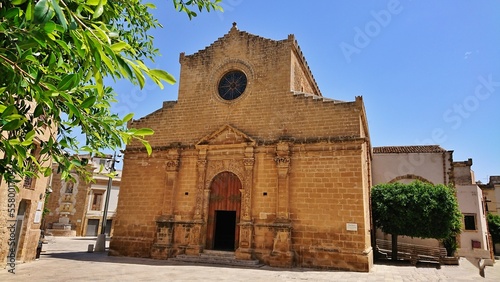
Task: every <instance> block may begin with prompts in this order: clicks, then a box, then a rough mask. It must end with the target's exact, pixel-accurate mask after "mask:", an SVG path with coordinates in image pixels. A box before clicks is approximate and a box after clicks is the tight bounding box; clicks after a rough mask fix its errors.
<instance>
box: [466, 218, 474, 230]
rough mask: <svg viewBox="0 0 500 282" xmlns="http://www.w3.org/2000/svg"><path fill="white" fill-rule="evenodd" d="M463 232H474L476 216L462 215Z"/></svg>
mask: <svg viewBox="0 0 500 282" xmlns="http://www.w3.org/2000/svg"><path fill="white" fill-rule="evenodd" d="M464 226H465V230H476V215H475V214H464Z"/></svg>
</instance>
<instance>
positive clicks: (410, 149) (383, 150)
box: [373, 145, 446, 154]
mask: <svg viewBox="0 0 500 282" xmlns="http://www.w3.org/2000/svg"><path fill="white" fill-rule="evenodd" d="M443 152H446V150H445V149H443V148H441V147H440V146H439V145H416V146H385V147H373V153H374V154H401V153H403V154H404V153H443Z"/></svg>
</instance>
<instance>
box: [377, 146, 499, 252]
mask: <svg viewBox="0 0 500 282" xmlns="http://www.w3.org/2000/svg"><path fill="white" fill-rule="evenodd" d="M471 166H472V159H469V160H467V161H464V162H453V151H447V150H445V149H443V148H441V147H440V146H438V145H420V146H387V147H374V148H373V184H374V185H376V184H380V183H391V182H402V183H410V182H413V181H415V180H420V181H424V182H428V183H431V184H445V185H449V184H450V185H453V186H454V187H455V188H456V195H457V200H458V204H459V208H460V211H461V212H462V214H463V216H464V217H463V228H462V233H461V235H460V237H459V239H458V240H459V244H460V246H459V250H458V255H459V256H465V257H474V258H486V259H489V258H491V254H490V250H491V246H490V243H489V239H488V238H489V237H488V231H487V227H486V216H485V210H484V201H483V195H482V192H481V189H479V187H478V186H477V185H476V184H475V181H474V173H473V171H472V170H471ZM377 238H379V239H385V240H390V235H389V234H384V233H382V232H381V231H380V230H378V231H377ZM398 241H400V242H403V243H411V244H418V245H427V246H433V247H440V242H439V241H438V240H435V239H420V238H409V237H405V236H400V238H399V239H398Z"/></svg>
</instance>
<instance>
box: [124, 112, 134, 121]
mask: <svg viewBox="0 0 500 282" xmlns="http://www.w3.org/2000/svg"><path fill="white" fill-rule="evenodd" d="M133 117H134V113H129V114H128V115H126V116H125V117H124V118H123V119H122V121H123V123H126V122H128V121H129V120H131V119H132V118H133Z"/></svg>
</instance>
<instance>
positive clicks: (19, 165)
mask: <svg viewBox="0 0 500 282" xmlns="http://www.w3.org/2000/svg"><path fill="white" fill-rule="evenodd" d="M219 2H220V0H188V1H182V0H173V5H174V8H175V9H176V10H178V11H181V12H185V13H186V14H187V15H188V16H189V18H192V17H194V16H196V12H195V10H198V11H202V10H207V11H210V10H213V9H216V10H222V9H221V7H220V6H219V4H218V3H219ZM154 8H155V6H154V5H153V4H149V3H143V2H142V1H140V0H113V1H111V0H110V1H108V0H37V1H35V0H12V1H1V2H0V130H1V135H0V158H1V159H0V173H1V174H2V178H3V179H4V180H5V181H7V182H8V183H15V182H16V181H19V179H22V178H24V177H26V176H28V177H37V176H39V175H42V174H43V175H49V174H50V173H51V167H50V165H49V162H46V161H47V160H51V159H52V160H54V161H55V162H57V163H58V164H59V166H58V167H59V172H61V173H62V177H63V178H67V177H70V175H69V171H71V170H76V171H78V172H80V173H83V174H85V172H86V171H85V168H84V166H85V163H82V160H79V159H78V158H77V157H74V154H81V153H88V154H91V155H93V154H99V152H102V150H103V149H106V148H109V149H112V150H116V149H119V148H122V147H123V145H124V144H127V143H129V142H131V141H132V140H138V141H140V142H142V143H143V144H144V145H145V147H146V149H147V151H148V153H151V147H150V146H149V144H148V143H147V142H146V141H145V140H144V136H147V135H150V134H153V131H152V130H150V129H127V122H128V121H129V120H130V119H131V118H132V117H133V114H128V115H126V116H124V117H119V116H118V115H116V114H114V113H112V112H111V111H110V105H111V103H113V102H116V100H115V96H116V94H115V93H114V92H113V89H112V88H111V87H109V86H107V85H105V84H104V81H103V78H104V77H110V78H113V79H114V80H119V79H126V80H128V81H130V82H132V83H134V84H138V85H139V86H140V87H141V88H142V87H143V86H144V84H145V79H146V78H149V79H152V80H153V81H154V82H155V83H156V84H157V85H159V87H161V88H163V83H165V82H167V83H170V84H172V83H174V82H175V79H174V78H173V77H172V76H171V75H170V74H169V73H167V72H166V71H164V70H160V69H151V68H149V67H147V66H146V62H147V61H153V59H154V58H155V56H156V55H158V50H157V49H155V48H154V46H153V38H152V36H151V35H149V34H148V31H149V30H151V29H154V28H159V27H161V25H160V24H159V23H158V21H157V20H156V19H155V18H154V17H153V15H152V14H151V13H150V9H154ZM80 134H81V135H83V136H84V139H85V144H79V143H78V142H77V141H76V138H75V135H80ZM68 152H71V156H70V155H69V154H68ZM87 176H88V175H87ZM1 180H2V179H1V178H0V181H1Z"/></svg>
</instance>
